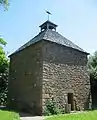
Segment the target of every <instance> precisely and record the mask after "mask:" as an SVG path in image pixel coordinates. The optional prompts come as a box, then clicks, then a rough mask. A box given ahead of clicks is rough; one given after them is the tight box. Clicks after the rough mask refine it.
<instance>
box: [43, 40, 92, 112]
mask: <svg viewBox="0 0 97 120" xmlns="http://www.w3.org/2000/svg"><path fill="white" fill-rule="evenodd" d="M86 64H87V55H86V54H83V53H81V52H79V51H75V50H73V49H70V48H65V47H63V46H58V45H57V44H55V43H50V42H48V43H44V48H43V90H42V91H43V96H42V98H43V104H44V103H45V102H46V98H45V94H49V95H48V96H49V99H51V98H54V99H55V101H57V104H58V106H59V107H60V108H64V106H65V104H67V103H68V96H67V95H68V93H73V95H74V104H75V105H74V107H75V110H84V109H87V108H88V105H89V102H90V94H91V93H90V79H89V74H88V72H87V67H86ZM47 98H48V97H47Z"/></svg>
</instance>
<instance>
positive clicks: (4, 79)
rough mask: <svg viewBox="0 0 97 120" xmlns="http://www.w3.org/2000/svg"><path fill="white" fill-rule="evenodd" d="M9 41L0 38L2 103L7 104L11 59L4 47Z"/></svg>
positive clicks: (0, 93) (0, 100) (0, 99)
mask: <svg viewBox="0 0 97 120" xmlns="http://www.w3.org/2000/svg"><path fill="white" fill-rule="evenodd" d="M6 44H7V43H6V41H4V40H3V38H0V105H6V104H7V93H8V66H9V61H8V58H7V57H6V53H5V51H4V49H3V46H5V45H6Z"/></svg>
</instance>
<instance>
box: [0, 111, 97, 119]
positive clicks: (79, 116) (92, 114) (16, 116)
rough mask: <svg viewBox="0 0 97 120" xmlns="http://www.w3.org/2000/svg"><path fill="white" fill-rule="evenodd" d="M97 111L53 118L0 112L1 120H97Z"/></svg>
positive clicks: (54, 116)
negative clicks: (20, 115)
mask: <svg viewBox="0 0 97 120" xmlns="http://www.w3.org/2000/svg"><path fill="white" fill-rule="evenodd" d="M96 119H97V110H94V111H86V112H78V113H71V114H62V115H53V116H46V117H43V116H36V117H20V118H19V114H18V113H15V112H11V111H2V110H0V120H96Z"/></svg>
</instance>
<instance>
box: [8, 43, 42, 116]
mask: <svg viewBox="0 0 97 120" xmlns="http://www.w3.org/2000/svg"><path fill="white" fill-rule="evenodd" d="M41 55H42V54H41V43H40V42H38V43H36V44H34V45H32V46H30V47H27V48H26V49H24V50H22V51H20V52H17V53H16V54H13V55H12V56H10V75H9V95H8V98H9V105H10V107H12V108H15V109H18V110H22V111H26V112H31V113H32V114H38V115H39V114H41V108H42V104H41V103H42V102H41V100H42V84H41V83H42V82H41V80H42V61H41V60H42V59H41ZM33 112H34V113H33Z"/></svg>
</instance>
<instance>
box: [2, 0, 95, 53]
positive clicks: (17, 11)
mask: <svg viewBox="0 0 97 120" xmlns="http://www.w3.org/2000/svg"><path fill="white" fill-rule="evenodd" d="M45 9H46V10H49V11H50V12H52V16H50V20H51V21H52V22H54V23H56V24H57V25H58V28H57V31H58V32H59V33H60V34H62V35H63V36H65V37H66V38H68V39H69V40H71V41H72V42H74V43H75V44H77V45H78V46H80V47H81V48H82V49H84V50H85V51H87V52H89V53H91V54H92V53H93V52H94V51H96V50H97V0H10V7H9V10H8V11H4V10H3V8H0V35H2V37H3V38H4V39H5V40H6V41H7V43H8V44H7V46H6V47H5V50H6V51H8V52H9V54H10V53H12V52H14V51H15V50H16V49H18V48H19V47H20V46H21V45H23V44H24V43H26V42H27V41H29V40H30V39H31V38H33V37H34V36H35V35H37V34H38V33H39V31H40V29H39V25H41V24H42V23H43V22H45V21H46V20H47V15H46V13H45Z"/></svg>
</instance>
